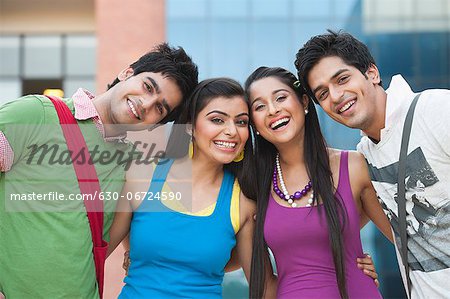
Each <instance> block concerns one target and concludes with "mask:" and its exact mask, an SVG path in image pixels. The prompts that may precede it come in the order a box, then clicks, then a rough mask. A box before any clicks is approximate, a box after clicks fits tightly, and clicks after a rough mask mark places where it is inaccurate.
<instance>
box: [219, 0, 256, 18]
mask: <svg viewBox="0 0 450 299" xmlns="http://www.w3.org/2000/svg"><path fill="white" fill-rule="evenodd" d="M210 2H211V15H212V17H246V16H247V10H248V9H247V8H248V1H247V0H210Z"/></svg>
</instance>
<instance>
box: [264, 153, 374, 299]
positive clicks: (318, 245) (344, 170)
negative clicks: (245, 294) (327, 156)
mask: <svg viewBox="0 0 450 299" xmlns="http://www.w3.org/2000/svg"><path fill="white" fill-rule="evenodd" d="M337 192H339V194H340V195H341V197H342V201H343V203H344V207H345V209H346V211H347V219H346V222H345V227H344V231H343V237H344V240H343V241H344V255H345V261H344V263H345V271H346V273H345V276H346V283H347V291H348V295H349V298H351V299H353V298H382V297H381V295H380V293H379V292H378V289H377V287H376V285H375V283H374V281H373V280H372V278H370V277H368V276H367V275H365V274H364V273H363V271H362V270H360V269H358V267H357V266H356V258H357V257H363V250H362V246H361V238H360V233H359V230H360V223H359V213H358V210H357V207H356V205H355V202H354V200H353V195H352V191H351V187H350V181H349V176H348V152H346V151H343V152H341V162H340V169H339V183H338V187H337ZM321 212H322V213H320V214H319V212H318V208H317V207H300V208H290V207H284V206H281V205H280V204H278V203H277V202H276V201H275V199H274V198H273V197H272V195H271V194H270V196H269V203H268V207H267V213H266V219H265V226H264V237H265V240H266V242H267V245H268V246H269V247H270V249H271V250H272V252H273V254H274V256H275V261H276V265H277V272H278V291H277V298H340V295H339V289H338V286H337V280H336V274H335V269H334V262H333V255H332V252H331V245H330V241H329V239H328V226H327V221H326V218H325V217H326V216H325V210H324V209H322V211H321Z"/></svg>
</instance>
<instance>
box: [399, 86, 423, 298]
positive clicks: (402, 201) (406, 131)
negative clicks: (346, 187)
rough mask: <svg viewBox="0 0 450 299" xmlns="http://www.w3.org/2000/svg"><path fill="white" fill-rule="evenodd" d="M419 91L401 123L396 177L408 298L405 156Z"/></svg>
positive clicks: (402, 254) (401, 251) (409, 283)
mask: <svg viewBox="0 0 450 299" xmlns="http://www.w3.org/2000/svg"><path fill="white" fill-rule="evenodd" d="M419 97H420V93H419V94H418V95H416V96H415V98H414V100H413V101H412V103H411V106H409V110H408V114H407V115H406V118H405V124H404V125H403V134H402V143H401V148H400V157H399V161H398V179H397V182H398V183H397V206H398V227H399V233H400V242H401V250H400V254H401V256H402V262H403V266H404V267H405V275H406V282H407V292H408V298H411V279H410V278H409V264H408V234H407V229H406V197H405V193H406V186H405V178H406V158H407V155H408V144H409V137H410V135H411V127H412V122H413V116H414V110H415V109H416V104H417V100H418V99H419Z"/></svg>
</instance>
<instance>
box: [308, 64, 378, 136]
mask: <svg viewBox="0 0 450 299" xmlns="http://www.w3.org/2000/svg"><path fill="white" fill-rule="evenodd" d="M379 83H380V75H379V72H378V69H377V67H376V66H375V65H372V66H371V67H369V69H368V70H367V71H366V72H365V74H362V73H361V72H360V71H359V70H358V69H357V68H355V67H353V66H350V65H348V64H346V63H345V62H344V61H343V60H342V59H341V58H339V57H336V56H330V57H324V58H322V59H321V60H320V61H319V62H318V63H317V64H316V65H315V66H314V67H313V68H311V71H310V72H309V74H308V85H309V87H310V88H311V90H312V92H313V94H314V96H315V97H316V99H317V101H318V102H319V104H320V106H321V107H322V108H323V110H324V111H325V112H326V113H327V114H328V115H329V116H330V117H331V118H332V119H334V120H335V121H337V122H339V123H341V124H343V125H345V126H347V127H350V128H357V129H361V130H363V131H366V130H370V128H371V127H373V126H374V125H375V124H377V125H379V124H378V122H379V121H380V118H382V121H384V114H383V113H382V114H380V111H384V109H383V108H382V107H381V106H380V105H382V102H383V101H380V100H378V97H379V93H378V92H377V90H379V89H380V88H381V87H380V86H379V85H378V84H379ZM381 89H382V88H381ZM381 115H382V117H381Z"/></svg>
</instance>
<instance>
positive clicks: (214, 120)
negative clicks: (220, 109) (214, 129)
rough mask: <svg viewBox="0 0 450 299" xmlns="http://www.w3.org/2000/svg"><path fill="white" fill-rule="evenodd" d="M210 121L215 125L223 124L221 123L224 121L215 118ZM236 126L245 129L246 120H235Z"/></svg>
mask: <svg viewBox="0 0 450 299" xmlns="http://www.w3.org/2000/svg"><path fill="white" fill-rule="evenodd" d="M211 121H212V122H213V123H215V124H223V123H225V121H224V120H223V119H221V118H217V117H216V118H213V119H211ZM236 124H237V125H238V126H241V127H246V126H248V120H246V119H238V120H236Z"/></svg>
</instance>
